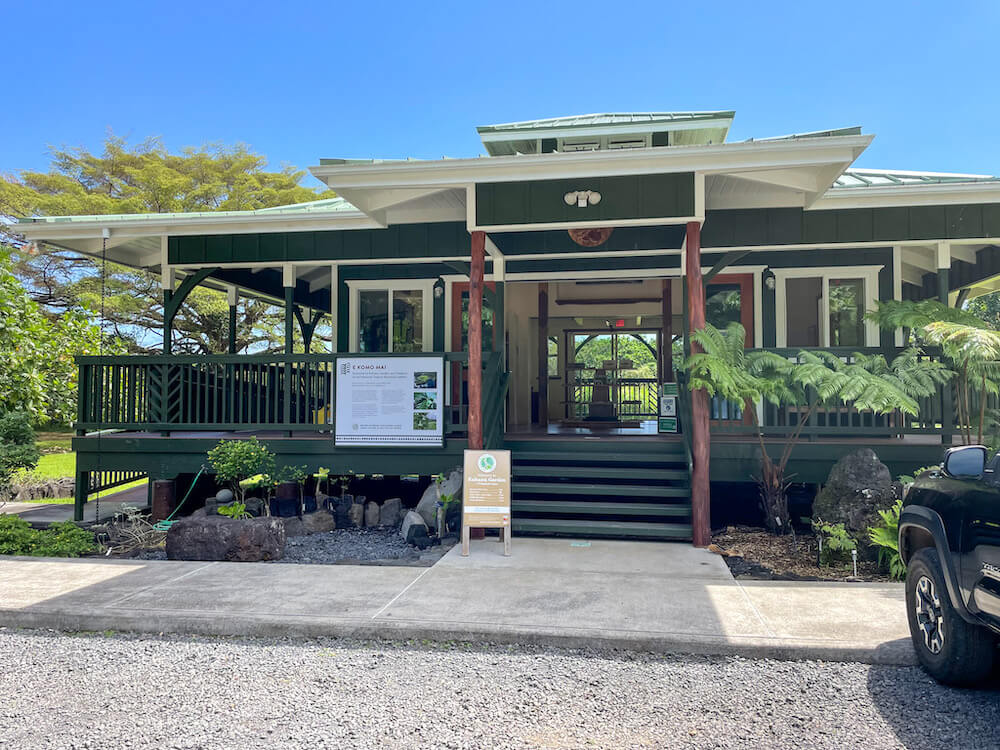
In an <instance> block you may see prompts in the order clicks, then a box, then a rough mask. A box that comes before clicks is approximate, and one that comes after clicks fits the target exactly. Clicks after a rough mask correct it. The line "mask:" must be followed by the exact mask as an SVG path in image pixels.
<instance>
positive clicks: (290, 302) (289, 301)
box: [282, 286, 295, 437]
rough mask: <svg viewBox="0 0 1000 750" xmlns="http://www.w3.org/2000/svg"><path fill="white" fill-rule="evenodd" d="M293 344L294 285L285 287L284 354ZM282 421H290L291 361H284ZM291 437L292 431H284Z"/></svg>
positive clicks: (292, 351)
mask: <svg viewBox="0 0 1000 750" xmlns="http://www.w3.org/2000/svg"><path fill="white" fill-rule="evenodd" d="M294 346H295V287H292V286H286V287H285V354H293V353H294ZM284 391H285V394H284V399H283V401H284V403H283V411H282V421H284V423H285V424H286V425H287V424H290V423H291V421H292V363H291V362H290V361H289V362H285V387H284ZM286 435H287V437H291V436H292V433H291V432H290V431H289V432H287V433H286Z"/></svg>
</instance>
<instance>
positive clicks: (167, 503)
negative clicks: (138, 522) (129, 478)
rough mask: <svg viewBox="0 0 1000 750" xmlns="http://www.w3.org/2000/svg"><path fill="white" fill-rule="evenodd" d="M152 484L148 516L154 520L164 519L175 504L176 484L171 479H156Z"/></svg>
mask: <svg viewBox="0 0 1000 750" xmlns="http://www.w3.org/2000/svg"><path fill="white" fill-rule="evenodd" d="M152 485H153V502H152V505H151V508H150V516H151V518H152V520H154V521H164V520H166V519H167V517H168V516H169V515H170V514H171V513H173V512H174V508H175V507H176V505H177V485H176V483H175V482H174V480H172V479H156V480H154V481H153V483H152Z"/></svg>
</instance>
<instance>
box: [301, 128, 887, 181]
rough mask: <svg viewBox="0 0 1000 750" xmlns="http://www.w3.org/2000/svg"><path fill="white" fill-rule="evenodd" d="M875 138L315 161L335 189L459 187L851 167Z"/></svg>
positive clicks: (319, 174)
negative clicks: (814, 166) (581, 178)
mask: <svg viewBox="0 0 1000 750" xmlns="http://www.w3.org/2000/svg"><path fill="white" fill-rule="evenodd" d="M872 138H873V136H870V135H862V136H831V137H829V138H805V139H802V140H798V141H769V142H759V141H758V142H743V143H722V144H712V145H707V146H702V145H697V146H672V147H670V148H636V149H625V150H621V151H619V150H614V151H610V150H609V151H584V152H570V153H558V152H557V153H552V154H522V155H516V156H491V157H488V158H475V159H443V160H433V161H409V162H388V163H360V164H357V163H355V164H324V165H320V166H315V167H310V168H309V171H310V172H312V174H313V175H315V176H316V177H317V178H319V179H320V180H322V181H323V182H325V183H326V184H327V185H329V186H330V187H333V188H334V189H337V188H364V187H383V188H384V187H397V186H404V185H405V186H414V187H416V186H428V187H429V186H434V185H442V186H450V187H459V186H462V185H466V184H468V183H470V182H507V181H513V180H526V179H546V178H552V179H558V178H561V177H577V176H588V177H593V176H596V175H629V174H650V173H668V172H694V171H700V172H704V173H706V174H713V173H725V172H730V171H743V170H752V169H765V168H775V167H779V168H780V167H786V166H804V165H809V164H831V163H842V164H843V165H844V168H846V167H847V166H848V165H849V164H850V163H851V162H853V161H854V160H855V159H856V158H857V157H858V155H859V154H860V153H861V152H862V151H864V150H865V148H867V147H868V145H869V144H870V143H871V141H872Z"/></svg>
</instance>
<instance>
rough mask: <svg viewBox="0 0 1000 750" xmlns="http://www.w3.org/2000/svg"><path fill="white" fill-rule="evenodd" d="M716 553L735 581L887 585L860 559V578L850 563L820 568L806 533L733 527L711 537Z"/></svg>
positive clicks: (814, 544)
mask: <svg viewBox="0 0 1000 750" xmlns="http://www.w3.org/2000/svg"><path fill="white" fill-rule="evenodd" d="M709 549H711V550H712V551H713V552H717V553H719V554H721V555H722V556H723V559H725V561H726V564H727V565H728V566H729V570H730V571H731V572H732V574H733V575H734V576H735V577H736V578H751V579H757V580H764V581H852V582H856V581H878V582H883V581H888V580H889V577H888V576H887V575H886V574H885V573H883V572H881V571H880V570H879V569H878V566H877V564H876V563H874V562H870V561H867V560H862V559H861V555H860V554H859V556H858V558H859V559H858V575H857V577H855V576H854V567H853V565H852V564H851V562H850V561H848V562H847V563H845V564H841V565H829V566H823V567H820V566H819V565H818V564H817V557H818V555H817V553H818V543H817V541H816V537H815V536H813V535H812V534H810V533H808V532H806V533H805V534H797V535H796V536H795V537H794V539H793V537H792V536H791V535H788V536H775V535H773V534H770V533H769V532H767V531H765V530H763V529H760V528H756V527H753V526H730V527H728V528H727V529H726V530H725V531H724V532H722V533H718V534H715V535H714V536H713V537H712V547H710V548H709Z"/></svg>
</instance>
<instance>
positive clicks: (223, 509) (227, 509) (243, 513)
mask: <svg viewBox="0 0 1000 750" xmlns="http://www.w3.org/2000/svg"><path fill="white" fill-rule="evenodd" d="M217 510H218V511H219V515H220V516H228V517H229V518H234V519H236V520H238V521H242V520H243V519H245V518H250V514H249V513H247V506H246V503H229V505H220V506H219V507H218V509H217Z"/></svg>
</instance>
